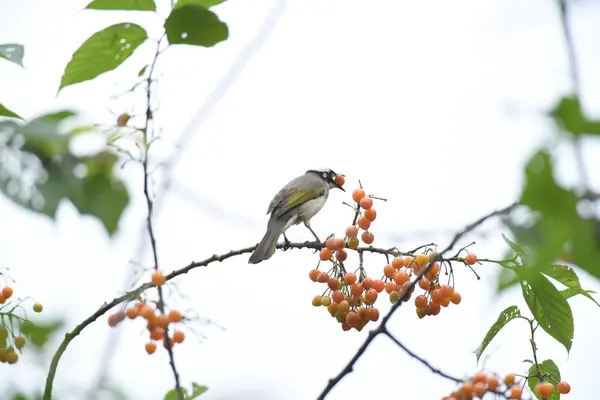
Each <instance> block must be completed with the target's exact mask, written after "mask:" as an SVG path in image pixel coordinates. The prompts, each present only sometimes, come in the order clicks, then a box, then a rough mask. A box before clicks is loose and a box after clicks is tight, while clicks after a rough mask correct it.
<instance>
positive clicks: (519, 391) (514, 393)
mask: <svg viewBox="0 0 600 400" xmlns="http://www.w3.org/2000/svg"><path fill="white" fill-rule="evenodd" d="M522 395H523V388H522V387H521V386H519V385H513V386H511V388H510V398H511V399H513V400H518V399H520V398H521V396H522Z"/></svg>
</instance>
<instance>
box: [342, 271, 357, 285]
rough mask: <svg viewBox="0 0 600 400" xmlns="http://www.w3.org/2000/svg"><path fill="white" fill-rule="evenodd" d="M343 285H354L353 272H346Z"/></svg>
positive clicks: (354, 275)
mask: <svg viewBox="0 0 600 400" xmlns="http://www.w3.org/2000/svg"><path fill="white" fill-rule="evenodd" d="M344 283H345V284H346V285H352V284H353V283H356V274H355V273H354V272H347V273H346V275H344Z"/></svg>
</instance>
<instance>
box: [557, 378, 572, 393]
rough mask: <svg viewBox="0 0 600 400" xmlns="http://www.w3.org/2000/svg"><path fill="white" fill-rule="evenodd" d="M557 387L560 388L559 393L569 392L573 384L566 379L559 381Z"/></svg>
mask: <svg viewBox="0 0 600 400" xmlns="http://www.w3.org/2000/svg"><path fill="white" fill-rule="evenodd" d="M556 389H557V390H558V393H560V394H567V393H569V392H570V391H571V385H569V384H568V383H567V382H565V381H560V382H558V385H556Z"/></svg>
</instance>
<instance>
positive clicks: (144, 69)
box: [138, 64, 148, 76]
mask: <svg viewBox="0 0 600 400" xmlns="http://www.w3.org/2000/svg"><path fill="white" fill-rule="evenodd" d="M147 69H148V64H146V65H144V66H143V67H142V69H140V72H138V76H142V75H144V74H145V73H146V70H147Z"/></svg>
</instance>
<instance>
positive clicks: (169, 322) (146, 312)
mask: <svg viewBox="0 0 600 400" xmlns="http://www.w3.org/2000/svg"><path fill="white" fill-rule="evenodd" d="M165 281H166V279H165V276H164V275H163V274H162V273H161V272H159V271H154V272H153V273H152V284H153V285H155V286H161V285H163V284H164V283H165ZM125 318H128V319H131V320H133V319H136V318H141V319H144V320H145V321H146V329H147V331H148V335H149V338H150V341H149V342H147V343H146V345H145V348H146V352H147V353H148V354H153V353H154V352H156V349H157V345H156V342H158V341H162V344H163V347H164V348H165V349H167V348H168V347H169V344H170V346H171V348H172V347H173V346H174V345H175V344H176V343H182V342H183V341H184V339H185V334H184V333H183V331H182V330H179V329H173V330H171V329H170V328H171V327H172V326H173V325H174V324H177V323H178V322H181V321H183V319H184V318H183V316H182V315H181V313H180V312H179V311H177V310H171V311H169V312H168V313H161V312H160V311H159V310H157V309H156V308H155V307H153V306H152V305H150V304H148V303H147V302H143V301H137V302H135V303H134V304H133V305H131V306H130V307H128V308H127V309H126V310H125V311H118V312H116V313H114V314H111V315H109V316H108V324H109V325H110V326H111V327H115V326H117V325H118V324H119V323H120V322H122V321H123V320H124V319H125ZM167 332H170V333H171V334H170V336H168V339H169V340H168V341H167Z"/></svg>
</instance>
